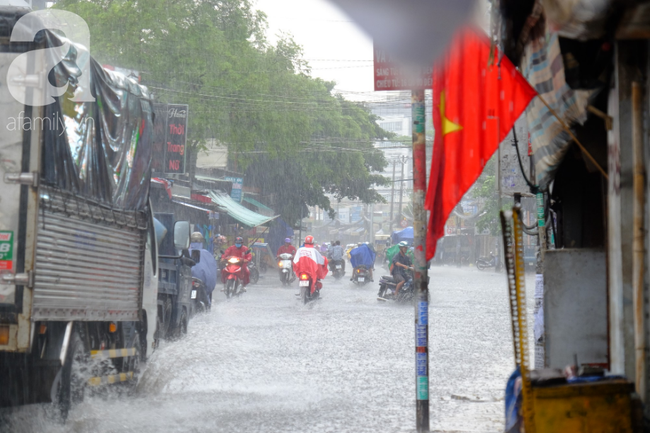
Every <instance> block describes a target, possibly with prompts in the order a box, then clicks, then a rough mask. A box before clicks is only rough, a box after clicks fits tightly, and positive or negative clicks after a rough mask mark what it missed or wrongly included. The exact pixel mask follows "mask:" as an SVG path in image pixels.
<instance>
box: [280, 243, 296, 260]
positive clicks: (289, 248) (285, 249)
mask: <svg viewBox="0 0 650 433" xmlns="http://www.w3.org/2000/svg"><path fill="white" fill-rule="evenodd" d="M280 254H291V255H292V256H294V257H295V256H296V247H294V246H293V245H291V244H289V245H287V244H284V245H282V246H281V247H280V248H278V253H277V254H276V256H279V255H280Z"/></svg>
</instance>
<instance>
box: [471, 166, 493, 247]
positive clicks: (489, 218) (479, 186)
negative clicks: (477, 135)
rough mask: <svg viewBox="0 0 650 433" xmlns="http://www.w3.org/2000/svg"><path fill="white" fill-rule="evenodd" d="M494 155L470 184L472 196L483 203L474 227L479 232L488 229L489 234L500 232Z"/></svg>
mask: <svg viewBox="0 0 650 433" xmlns="http://www.w3.org/2000/svg"><path fill="white" fill-rule="evenodd" d="M496 165H497V164H496V157H492V158H491V159H490V160H489V161H488V163H487V164H486V165H485V168H484V169H483V173H482V174H481V176H480V177H479V178H478V179H477V181H476V183H475V184H474V185H473V186H472V190H471V192H470V194H471V196H472V198H475V199H477V200H478V201H479V202H481V203H482V204H483V207H482V210H481V212H480V214H481V216H480V217H479V218H478V220H476V227H477V228H478V230H479V231H480V232H483V231H484V230H486V229H487V230H488V231H489V232H490V234H491V235H493V236H497V235H498V234H499V233H501V224H500V222H499V211H500V209H499V195H498V192H497V185H496Z"/></svg>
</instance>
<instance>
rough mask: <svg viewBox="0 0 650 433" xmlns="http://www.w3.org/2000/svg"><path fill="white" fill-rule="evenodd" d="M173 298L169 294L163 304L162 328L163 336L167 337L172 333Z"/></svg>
mask: <svg viewBox="0 0 650 433" xmlns="http://www.w3.org/2000/svg"><path fill="white" fill-rule="evenodd" d="M172 308H173V306H172V300H171V298H170V297H169V296H167V297H166V298H165V303H164V304H163V328H162V336H161V337H162V338H164V339H167V338H169V337H171V335H172V329H173V326H172Z"/></svg>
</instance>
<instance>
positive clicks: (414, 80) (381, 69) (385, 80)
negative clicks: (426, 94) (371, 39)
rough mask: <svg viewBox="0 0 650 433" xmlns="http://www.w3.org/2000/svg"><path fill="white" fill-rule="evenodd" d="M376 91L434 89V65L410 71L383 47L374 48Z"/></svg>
mask: <svg viewBox="0 0 650 433" xmlns="http://www.w3.org/2000/svg"><path fill="white" fill-rule="evenodd" d="M374 68H375V91H380V90H427V89H431V88H432V87H433V65H432V66H428V67H416V68H412V69H409V68H407V67H404V66H403V65H400V64H399V63H398V62H397V61H396V59H395V58H394V57H393V56H392V55H391V54H390V53H389V52H388V51H387V50H385V49H383V48H382V47H378V46H377V45H375V46H374Z"/></svg>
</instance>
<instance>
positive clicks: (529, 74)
mask: <svg viewBox="0 0 650 433" xmlns="http://www.w3.org/2000/svg"><path fill="white" fill-rule="evenodd" d="M522 67H523V74H524V76H525V77H526V79H527V80H528V82H529V83H530V84H531V85H532V86H533V87H534V88H535V90H536V91H537V92H538V93H539V94H540V95H541V96H542V97H543V98H544V100H546V102H547V103H548V104H549V105H550V106H551V107H553V109H554V110H555V111H556V113H558V115H559V116H560V117H562V119H563V120H564V122H565V123H567V124H569V125H572V124H575V123H579V124H582V123H584V122H585V121H586V120H587V106H588V105H589V103H590V98H592V97H593V96H594V95H595V94H596V91H595V90H573V89H571V88H570V87H569V85H568V84H567V82H566V77H565V71H564V62H563V60H562V53H561V51H560V42H559V40H558V35H557V34H556V33H551V32H547V34H546V37H544V38H537V39H534V40H532V41H531V42H530V43H529V44H528V45H527V46H526V48H525V51H524V55H523V57H522ZM526 120H527V122H528V132H529V134H530V141H531V147H532V150H533V155H532V158H533V164H534V166H535V176H536V179H535V183H536V184H537V185H538V186H539V187H540V188H541V189H542V190H544V189H546V188H547V187H548V185H549V184H550V183H551V181H552V180H553V178H554V176H555V172H556V171H557V169H558V167H559V165H560V163H561V162H562V160H563V159H564V156H565V154H566V153H567V151H568V149H569V145H570V144H571V142H572V139H571V137H570V136H569V134H568V133H567V132H566V131H565V130H564V128H563V126H562V124H561V123H560V121H559V120H557V119H556V118H555V117H554V116H553V114H552V113H551V112H550V111H549V110H548V108H546V106H545V105H544V104H543V103H542V102H541V101H540V100H539V99H537V98H536V99H533V101H532V102H531V104H530V105H529V106H528V108H527V109H526Z"/></svg>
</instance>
